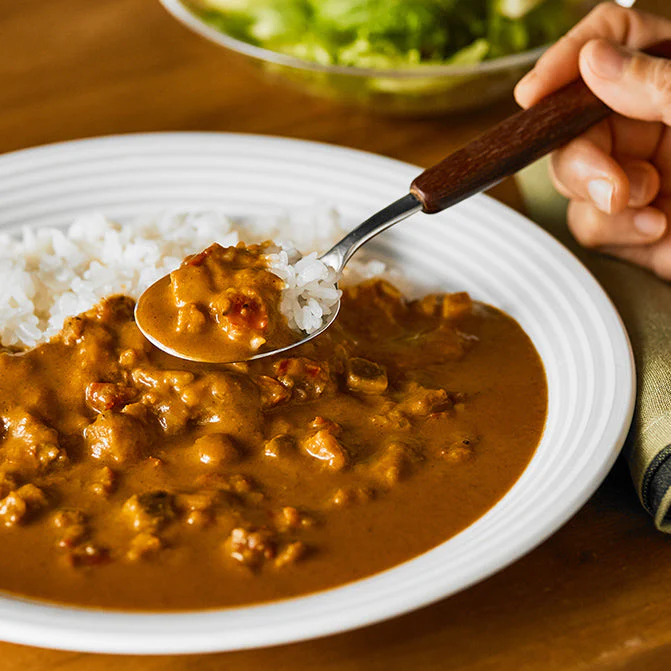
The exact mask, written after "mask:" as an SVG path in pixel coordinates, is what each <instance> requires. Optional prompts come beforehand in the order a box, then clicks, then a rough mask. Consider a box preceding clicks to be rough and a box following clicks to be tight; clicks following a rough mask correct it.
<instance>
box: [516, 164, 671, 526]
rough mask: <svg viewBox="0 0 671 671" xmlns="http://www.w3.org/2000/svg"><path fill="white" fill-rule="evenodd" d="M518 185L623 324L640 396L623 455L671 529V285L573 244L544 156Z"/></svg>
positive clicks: (657, 517) (644, 498)
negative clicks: (597, 284)
mask: <svg viewBox="0 0 671 671" xmlns="http://www.w3.org/2000/svg"><path fill="white" fill-rule="evenodd" d="M517 183H518V185H519V187H520V190H521V191H522V195H523V197H524V200H525V204H526V206H527V210H528V213H529V215H530V216H531V218H532V219H533V220H534V221H536V222H538V223H539V224H540V225H541V226H543V227H544V228H545V229H546V230H547V231H549V232H550V233H551V234H552V235H554V236H555V237H556V238H557V239H559V240H560V241H561V242H562V243H563V244H564V245H566V246H567V247H568V248H569V249H570V250H571V251H572V252H574V253H575V254H576V256H578V258H579V259H580V260H581V261H582V262H583V263H584V264H585V265H586V266H587V267H588V268H589V269H590V271H591V272H592V273H593V274H594V276H595V277H596V278H597V279H598V280H599V282H600V283H601V285H602V286H603V287H604V289H605V290H606V292H607V293H608V295H609V296H610V297H611V299H612V301H613V303H614V304H615V305H616V307H617V309H618V310H619V312H620V315H621V316H622V319H623V321H624V323H625V325H626V327H627V331H628V332H629V337H630V339H631V343H632V347H633V349H634V356H635V359H636V368H637V378H638V397H637V400H636V413H635V416H634V421H633V424H632V428H631V431H630V434H629V438H628V440H627V444H626V445H625V451H624V453H625V455H626V457H627V459H628V461H629V468H630V471H631V476H632V478H633V481H634V485H635V486H636V489H637V491H638V495H639V498H640V499H641V503H642V504H643V506H644V507H645V509H646V510H647V511H648V512H649V513H650V514H651V515H652V516H653V518H654V521H655V525H656V526H657V528H658V529H659V530H660V531H664V532H666V533H671V284H667V283H666V282H662V281H661V280H658V279H657V278H655V277H654V276H653V275H652V274H650V273H648V272H646V271H644V270H641V269H640V268H636V267H634V266H631V265H629V264H626V263H623V262H620V261H616V260H614V259H610V258H608V257H605V256H603V255H601V254H598V253H596V252H591V251H588V250H585V249H582V248H581V247H580V246H579V245H578V244H577V243H576V242H575V240H574V239H573V237H572V236H571V234H570V233H569V232H568V229H567V227H566V200H565V199H563V198H562V197H561V196H559V195H558V194H557V193H556V192H555V191H554V189H553V188H552V184H551V183H550V180H549V178H548V177H547V159H545V160H542V161H539V162H538V163H536V164H534V165H532V166H530V167H528V168H526V169H525V170H523V171H522V172H521V173H520V174H519V175H518V176H517Z"/></svg>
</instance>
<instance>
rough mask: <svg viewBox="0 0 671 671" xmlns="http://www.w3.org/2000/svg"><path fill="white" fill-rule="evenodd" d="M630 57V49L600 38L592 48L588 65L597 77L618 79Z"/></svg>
mask: <svg viewBox="0 0 671 671" xmlns="http://www.w3.org/2000/svg"><path fill="white" fill-rule="evenodd" d="M630 58H631V54H630V53H629V52H628V51H626V50H624V49H622V48H620V47H619V46H616V45H614V44H611V43H610V42H607V41H606V40H599V41H598V42H596V44H595V45H594V47H593V48H592V53H591V54H590V58H589V60H588V61H587V65H588V67H589V69H590V70H591V71H592V72H593V73H594V74H595V75H596V76H597V77H601V78H602V79H611V80H617V79H619V78H620V77H621V76H622V74H623V73H624V69H625V68H626V66H627V63H628V62H629V59H630Z"/></svg>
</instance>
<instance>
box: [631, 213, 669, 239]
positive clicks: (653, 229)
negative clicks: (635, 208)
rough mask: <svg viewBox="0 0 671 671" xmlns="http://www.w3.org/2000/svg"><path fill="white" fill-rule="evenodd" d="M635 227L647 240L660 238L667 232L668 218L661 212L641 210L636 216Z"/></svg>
mask: <svg viewBox="0 0 671 671" xmlns="http://www.w3.org/2000/svg"><path fill="white" fill-rule="evenodd" d="M634 226H636V228H637V230H638V232H639V233H640V234H641V235H644V236H645V237H646V238H658V237H659V236H660V235H662V234H663V233H664V231H665V230H666V216H665V215H664V213H663V212H660V211H659V210H653V209H647V210H641V211H640V212H637V213H636V214H635V215H634Z"/></svg>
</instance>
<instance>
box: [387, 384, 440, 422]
mask: <svg viewBox="0 0 671 671" xmlns="http://www.w3.org/2000/svg"><path fill="white" fill-rule="evenodd" d="M451 406H452V399H451V398H450V395H449V394H448V393H447V392H446V391H445V390H444V389H427V388H426V387H423V386H422V385H420V384H417V383H416V382H412V383H410V384H409V385H408V389H407V391H406V392H405V393H404V394H403V397H402V401H401V403H400V404H399V409H400V410H401V411H402V412H404V413H405V414H407V415H410V416H411V417H426V416H427V415H430V414H431V413H433V412H439V411H442V410H446V409H448V408H450V407H451Z"/></svg>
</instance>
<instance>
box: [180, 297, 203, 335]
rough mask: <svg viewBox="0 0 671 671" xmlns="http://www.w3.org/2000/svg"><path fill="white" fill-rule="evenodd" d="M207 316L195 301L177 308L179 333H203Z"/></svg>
mask: <svg viewBox="0 0 671 671" xmlns="http://www.w3.org/2000/svg"><path fill="white" fill-rule="evenodd" d="M206 324H207V317H206V316H205V314H204V313H203V311H202V310H201V309H200V308H199V307H198V306H197V305H196V304H195V303H187V304H186V305H182V306H181V307H180V308H179V309H178V310H177V328H176V329H175V330H176V331H177V333H201V332H202V331H203V329H204V328H205V325H206Z"/></svg>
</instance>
